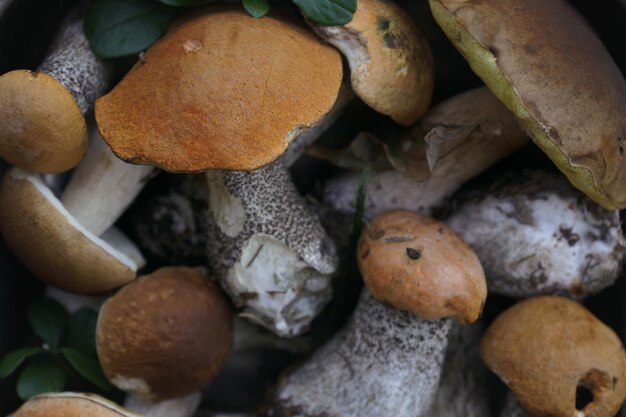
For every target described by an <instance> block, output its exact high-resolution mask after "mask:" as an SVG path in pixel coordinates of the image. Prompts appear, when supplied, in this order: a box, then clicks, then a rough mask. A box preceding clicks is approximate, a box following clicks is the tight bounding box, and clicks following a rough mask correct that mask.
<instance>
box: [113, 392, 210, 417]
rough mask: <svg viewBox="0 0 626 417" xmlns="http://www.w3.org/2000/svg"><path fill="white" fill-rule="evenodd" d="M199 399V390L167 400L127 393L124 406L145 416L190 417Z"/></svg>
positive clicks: (200, 396)
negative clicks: (139, 396) (143, 397)
mask: <svg viewBox="0 0 626 417" xmlns="http://www.w3.org/2000/svg"><path fill="white" fill-rule="evenodd" d="M201 399H202V395H201V394H200V393H199V392H194V393H193V394H189V395H186V396H184V397H179V398H174V399H173V400H167V401H146V400H142V399H139V398H137V397H135V396H134V395H129V396H128V397H126V400H125V401H124V408H126V409H128V410H130V411H133V412H136V413H140V414H141V415H143V416H145V417H192V416H193V415H194V413H195V412H196V410H197V409H198V406H199V405H200V400H201Z"/></svg>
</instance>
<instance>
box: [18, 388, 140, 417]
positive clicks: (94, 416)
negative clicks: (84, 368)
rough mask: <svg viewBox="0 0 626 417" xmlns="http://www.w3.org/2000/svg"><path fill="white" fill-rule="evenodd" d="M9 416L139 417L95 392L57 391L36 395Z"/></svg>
mask: <svg viewBox="0 0 626 417" xmlns="http://www.w3.org/2000/svg"><path fill="white" fill-rule="evenodd" d="M9 417H141V415H140V414H135V413H131V412H130V411H128V410H125V409H124V408H122V407H120V406H119V405H117V404H115V403H114V402H111V401H109V400H107V399H106V398H102V397H101V396H99V395H95V394H82V393H78V392H58V393H47V394H40V395H37V396H35V397H33V398H31V399H30V400H28V401H27V402H25V403H24V404H23V405H22V406H21V407H20V408H19V409H18V410H17V411H15V412H14V413H13V414H11V415H10V416H9Z"/></svg>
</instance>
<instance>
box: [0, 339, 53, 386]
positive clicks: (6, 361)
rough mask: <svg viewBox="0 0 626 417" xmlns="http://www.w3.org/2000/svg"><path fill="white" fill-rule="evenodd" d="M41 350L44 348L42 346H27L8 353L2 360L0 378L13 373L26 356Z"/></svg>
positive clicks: (0, 362)
mask: <svg viewBox="0 0 626 417" xmlns="http://www.w3.org/2000/svg"><path fill="white" fill-rule="evenodd" d="M41 352H43V349H42V348H40V347H27V348H22V349H17V350H14V351H12V352H9V353H7V354H6V355H4V358H2V361H0V379H2V378H6V377H7V376H9V375H11V374H12V373H13V372H14V371H15V370H16V369H17V368H18V366H20V365H21V364H22V362H24V360H26V358H29V357H31V356H33V355H36V354H38V353H41Z"/></svg>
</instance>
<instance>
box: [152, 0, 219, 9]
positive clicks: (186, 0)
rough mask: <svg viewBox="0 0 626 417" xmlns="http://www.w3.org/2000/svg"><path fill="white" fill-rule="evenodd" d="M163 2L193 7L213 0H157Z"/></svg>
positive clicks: (170, 4)
mask: <svg viewBox="0 0 626 417" xmlns="http://www.w3.org/2000/svg"><path fill="white" fill-rule="evenodd" d="M159 1H160V2H161V3H163V4H167V5H169V6H176V7H193V6H200V5H202V4H207V3H213V2H214V1H215V0H159Z"/></svg>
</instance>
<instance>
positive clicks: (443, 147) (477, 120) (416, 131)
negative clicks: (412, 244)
mask: <svg viewBox="0 0 626 417" xmlns="http://www.w3.org/2000/svg"><path fill="white" fill-rule="evenodd" d="M526 143H528V137H527V136H526V135H525V134H524V132H522V131H521V129H520V128H519V125H518V124H517V122H516V121H515V119H514V118H513V115H512V114H511V113H510V112H509V111H508V110H507V109H506V108H505V107H504V106H503V105H502V104H501V103H500V102H499V101H498V100H497V99H496V98H495V97H494V96H493V95H492V94H491V93H489V91H487V90H486V89H485V88H478V89H474V90H470V91H468V92H465V93H463V94H459V95H457V96H455V97H453V98H451V99H449V100H447V101H445V102H443V103H441V104H439V105H438V106H436V107H434V108H433V109H431V110H430V111H429V112H428V114H427V115H426V116H425V117H424V119H422V120H421V121H420V123H419V124H418V125H416V126H414V127H413V128H412V129H411V130H409V131H407V132H405V134H404V136H403V137H402V138H401V140H400V142H399V143H396V144H395V146H393V148H392V147H391V146H389V147H388V149H386V151H387V153H388V155H389V159H390V161H391V162H392V164H393V165H396V166H397V167H398V169H401V170H403V171H405V172H407V173H409V174H411V175H416V174H415V172H418V171H419V172H421V174H420V175H419V176H424V173H425V174H426V178H424V180H423V181H419V182H418V181H416V180H413V179H411V178H408V177H407V176H405V175H403V174H401V173H400V172H398V171H395V170H390V171H383V172H377V173H374V174H373V175H372V176H371V178H370V181H369V183H368V190H367V196H366V198H365V206H364V213H365V216H366V217H368V218H369V217H374V216H376V215H377V214H380V213H382V212H384V211H387V210H390V209H396V208H404V209H408V210H414V211H418V212H420V213H422V214H426V215H429V214H431V213H432V211H433V209H435V208H436V207H437V206H440V205H442V204H443V203H444V201H445V199H446V198H448V197H450V196H451V195H452V194H453V193H454V192H455V191H456V190H458V189H459V188H460V187H461V185H463V184H464V183H465V182H466V181H467V180H469V179H470V178H473V177H474V176H476V175H478V174H479V173H481V172H482V171H484V170H485V169H487V168H489V167H490V166H491V165H493V164H494V163H496V162H497V161H499V160H501V159H502V158H504V157H505V156H507V155H509V154H511V153H512V152H514V151H516V150H517V149H519V148H520V147H522V146H523V145H524V144H526ZM359 178H360V175H359V174H358V173H354V172H351V173H346V174H343V175H340V176H338V177H334V178H331V179H330V180H329V181H328V182H327V183H326V184H325V187H324V202H325V203H326V204H327V205H328V206H329V207H331V208H333V209H336V210H339V211H343V212H354V210H355V204H356V201H355V196H356V195H357V188H358V184H359Z"/></svg>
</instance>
